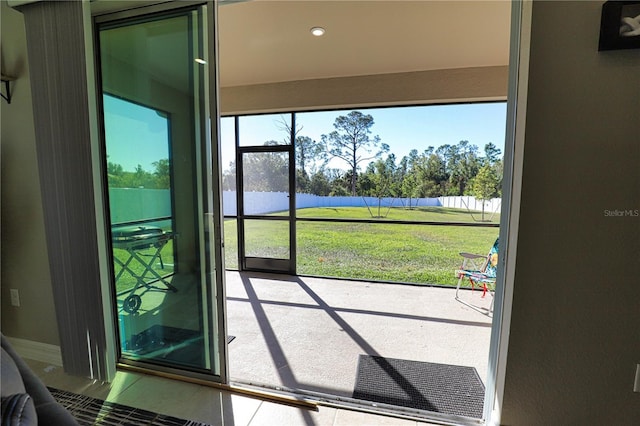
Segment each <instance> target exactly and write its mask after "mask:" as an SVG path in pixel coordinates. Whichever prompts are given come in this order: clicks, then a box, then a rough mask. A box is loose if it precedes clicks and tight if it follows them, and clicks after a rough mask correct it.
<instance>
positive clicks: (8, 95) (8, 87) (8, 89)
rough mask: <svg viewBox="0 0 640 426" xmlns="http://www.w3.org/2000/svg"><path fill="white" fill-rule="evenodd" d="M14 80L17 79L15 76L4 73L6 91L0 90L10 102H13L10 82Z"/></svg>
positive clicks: (3, 82) (3, 81) (1, 94)
mask: <svg viewBox="0 0 640 426" xmlns="http://www.w3.org/2000/svg"><path fill="white" fill-rule="evenodd" d="M13 80H15V78H13V77H9V76H6V75H4V74H2V84H3V85H4V91H5V92H6V93H1V92H0V96H2V97H3V98H4V99H5V100H6V101H7V103H8V104H10V103H11V83H10V82H12V81H13Z"/></svg>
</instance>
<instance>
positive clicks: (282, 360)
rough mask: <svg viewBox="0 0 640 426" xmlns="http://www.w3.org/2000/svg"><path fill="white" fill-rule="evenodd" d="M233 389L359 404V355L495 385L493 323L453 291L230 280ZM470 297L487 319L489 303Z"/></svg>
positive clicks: (276, 278) (275, 278)
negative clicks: (280, 389)
mask: <svg viewBox="0 0 640 426" xmlns="http://www.w3.org/2000/svg"><path fill="white" fill-rule="evenodd" d="M226 288H227V310H228V317H227V318H228V323H227V328H228V333H229V334H230V335H233V336H236V339H235V340H233V342H231V343H230V344H229V371H230V377H231V379H232V380H234V381H238V382H243V383H254V384H264V385H268V386H284V387H287V388H294V389H300V390H306V391H313V392H321V393H325V394H331V395H335V396H344V397H351V395H352V392H353V388H354V384H355V380H356V372H357V362H358V356H359V355H360V354H367V355H377V356H383V357H389V358H400V359H407V360H414V361H426V362H433V363H443V364H454V365H462V366H470V367H475V368H476V370H477V371H478V374H479V375H480V377H481V379H482V380H483V382H485V383H486V374H487V364H488V356H489V339H490V334H491V318H490V317H488V316H487V315H484V314H482V313H481V312H479V311H477V310H474V309H472V308H470V307H469V306H466V305H465V304H462V303H460V302H459V301H456V300H455V298H454V292H455V290H454V289H451V288H441V287H427V286H411V285H401V284H385V283H372V282H363V281H347V280H334V279H324V278H309V277H292V276H284V275H272V274H260V273H246V272H243V273H238V272H231V271H229V272H227V274H226ZM481 296H482V292H481V291H477V290H476V291H473V292H471V291H463V292H461V297H462V298H463V299H464V300H465V301H467V302H468V303H472V304H474V305H477V306H480V307H482V308H484V309H487V308H488V307H489V304H490V297H489V296H487V297H485V298H482V297H481Z"/></svg>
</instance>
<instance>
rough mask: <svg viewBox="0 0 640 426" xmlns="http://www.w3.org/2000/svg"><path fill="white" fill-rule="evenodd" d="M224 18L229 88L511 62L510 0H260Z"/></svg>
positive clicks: (224, 12)
mask: <svg viewBox="0 0 640 426" xmlns="http://www.w3.org/2000/svg"><path fill="white" fill-rule="evenodd" d="M218 21H219V37H220V39H219V41H220V47H219V49H220V51H219V52H220V53H219V55H220V82H221V85H222V86H237V85H246V84H257V83H271V82H281V81H290V80H304V79H314V78H326V77H338V76H355V75H368V74H383V73H395V72H406V71H423V70H434V69H447V68H467V67H482V66H493V65H507V64H508V55H509V28H510V2H509V1H504V0H502V1H483V0H475V1H473V0H472V1H456V0H449V1H427V0H420V1H416V0H414V1H403V0H386V1H380V0H378V1H371V0H361V1H344V0H342V1H339V0H323V1H322V0H321V1H317V0H315V1H314V0H295V1H291V0H289V1H283V0H253V1H249V2H242V3H233V4H226V5H223V6H222V7H220V8H219V15H218ZM314 26H322V27H324V28H325V29H326V34H325V35H324V36H322V37H314V36H312V35H311V33H310V32H309V29H310V28H311V27H314Z"/></svg>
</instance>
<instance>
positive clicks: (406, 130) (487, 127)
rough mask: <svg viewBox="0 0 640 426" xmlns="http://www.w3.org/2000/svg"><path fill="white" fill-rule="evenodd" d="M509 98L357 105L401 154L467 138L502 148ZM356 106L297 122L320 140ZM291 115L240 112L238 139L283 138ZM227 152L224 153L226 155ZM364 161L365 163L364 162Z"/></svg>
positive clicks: (228, 127)
mask: <svg viewBox="0 0 640 426" xmlns="http://www.w3.org/2000/svg"><path fill="white" fill-rule="evenodd" d="M506 109H507V106H506V102H491V103H473V104H450V105H430V106H420V107H398V108H374V109H359V111H360V112H362V113H363V114H370V115H371V116H372V117H373V120H374V125H373V126H372V127H371V136H375V135H378V136H380V140H381V142H384V143H386V144H388V145H389V146H390V152H392V153H394V154H395V155H396V158H397V159H398V160H400V159H401V158H402V157H403V156H405V155H408V154H409V151H411V150H412V149H417V150H418V152H419V153H421V152H422V151H424V150H425V149H427V148H428V147H429V146H433V147H436V148H437V147H438V146H441V145H445V144H449V145H455V144H457V143H458V142H460V141H461V140H467V141H469V142H470V143H472V144H474V145H477V146H478V147H479V148H480V151H481V153H482V152H483V149H484V146H485V145H486V144H487V143H489V142H492V143H493V144H494V145H496V146H497V147H498V148H500V150H501V151H502V152H503V153H504V138H505V123H506ZM350 111H353V109H348V110H340V111H325V112H307V113H298V114H296V120H297V121H296V127H298V128H299V127H300V126H302V130H301V131H300V133H299V135H304V136H309V137H310V138H312V139H315V140H316V141H320V140H321V138H322V135H323V134H328V133H330V132H332V131H333V130H334V127H333V123H334V121H335V119H336V117H338V116H340V115H346V114H348V113H349V112H350ZM288 116H289V115H288V114H287V115H284V114H282V115H280V114H272V115H263V116H253V117H242V118H241V121H240V143H241V144H243V145H252V144H255V145H262V144H263V143H264V142H265V141H268V140H278V141H279V140H282V139H283V138H284V133H283V131H282V130H281V129H279V127H281V126H280V125H279V124H278V121H279V120H282V119H283V118H285V117H286V119H287V120H288ZM221 128H222V138H221V139H222V146H223V159H222V164H223V165H224V167H225V168H226V167H227V166H228V164H229V162H230V161H233V160H234V159H233V156H232V155H230V153H231V152H232V151H230V149H232V147H233V144H234V141H233V138H234V131H233V121H232V119H231V118H223V120H222V126H221ZM225 154H226V155H225ZM365 166H366V165H365ZM329 167H336V168H343V169H344V168H345V167H346V165H345V163H344V162H341V161H339V160H333V161H332V162H331V163H330V164H329Z"/></svg>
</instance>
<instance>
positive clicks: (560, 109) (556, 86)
mask: <svg viewBox="0 0 640 426" xmlns="http://www.w3.org/2000/svg"><path fill="white" fill-rule="evenodd" d="M601 6H602V2H591V1H589V2H534V4H533V16H532V34H531V55H530V71H529V87H528V91H529V94H528V102H527V114H526V117H527V118H526V129H525V148H524V168H523V179H522V204H521V215H520V227H519V235H518V253H517V255H518V258H517V263H516V271H515V284H514V296H513V297H514V298H513V314H512V319H511V334H510V338H509V348H508V358H507V366H506V383H505V391H504V401H503V405H502V408H503V415H502V423H503V424H505V425H543V424H545V425H576V424H590V425H604V424H611V425H613V424H615V425H632V424H634V425H637V424H640V393H634V392H633V381H634V375H635V369H636V363H640V327H639V326H638V320H639V319H640V286H639V285H638V265H640V263H639V260H640V258H639V256H640V217H639V209H640V137H639V136H638V135H639V133H638V130H639V127H638V125H639V124H640V54H639V53H640V50H637V49H636V50H626V51H622V50H618V51H607V52H598V37H599V26H600V13H601ZM616 211H618V212H617V213H616Z"/></svg>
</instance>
